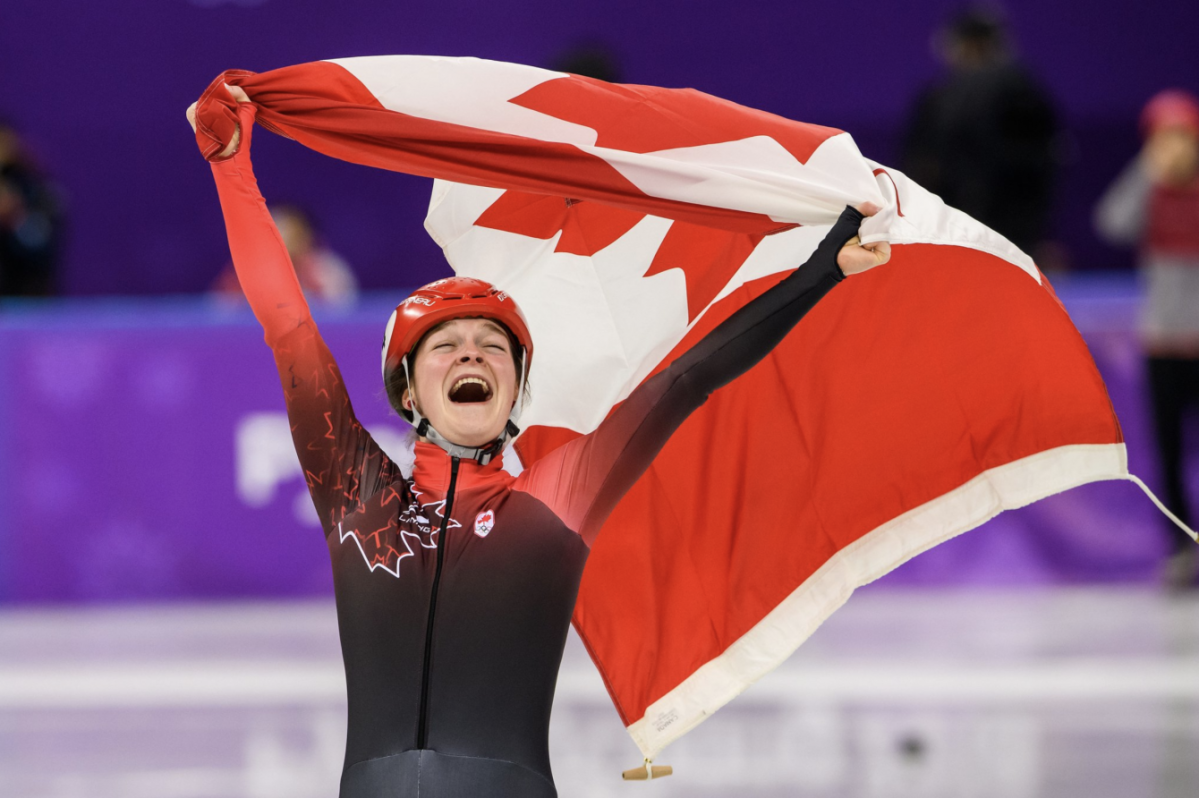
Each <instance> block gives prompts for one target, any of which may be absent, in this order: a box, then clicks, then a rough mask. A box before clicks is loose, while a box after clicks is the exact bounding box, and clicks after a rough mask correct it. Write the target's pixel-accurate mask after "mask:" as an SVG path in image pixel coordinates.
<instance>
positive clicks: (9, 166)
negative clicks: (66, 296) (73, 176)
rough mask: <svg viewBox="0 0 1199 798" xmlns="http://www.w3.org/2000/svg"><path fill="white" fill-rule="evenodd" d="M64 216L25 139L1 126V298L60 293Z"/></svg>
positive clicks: (0, 124)
mask: <svg viewBox="0 0 1199 798" xmlns="http://www.w3.org/2000/svg"><path fill="white" fill-rule="evenodd" d="M60 238H61V213H60V208H59V203H58V200H57V196H56V192H55V190H54V188H53V186H52V185H51V184H50V182H49V181H48V180H47V179H46V178H45V177H44V176H43V175H42V174H41V172H40V171H39V170H38V169H37V167H36V166H35V165H34V163H33V161H32V159H31V158H30V157H29V155H28V153H27V151H26V148H25V146H24V144H23V142H22V141H21V138H20V136H19V135H18V134H17V132H16V130H14V129H13V128H12V127H11V126H9V125H7V124H5V123H3V122H0V296H44V295H47V294H52V293H54V291H55V284H56V271H57V265H58V263H57V261H58V249H59V240H60Z"/></svg>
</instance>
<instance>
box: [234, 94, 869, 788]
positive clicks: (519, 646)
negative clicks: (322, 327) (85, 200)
mask: <svg viewBox="0 0 1199 798" xmlns="http://www.w3.org/2000/svg"><path fill="white" fill-rule="evenodd" d="M241 116H242V130H243V136H244V139H243V144H242V146H241V150H240V152H239V153H238V154H237V155H235V156H234V157H232V158H230V159H228V160H225V161H221V162H216V163H213V164H212V170H213V174H214V175H215V177H216V183H217V188H218V191H219V194H220V199H221V207H222V209H223V211H224V215H225V223H226V226H227V228H228V234H229V244H230V247H231V249H232V252H233V260H234V263H235V265H236V268H237V273H238V277H239V279H240V281H241V283H242V287H243V289H244V290H245V293H246V296H247V297H248V298H249V301H250V304H251V306H252V307H253V310H254V313H255V315H256V316H257V317H258V319H259V321H261V322H262V325H263V327H264V329H265V330H266V341H267V343H268V344H269V345H270V347H271V349H272V350H273V351H274V354H275V361H276V363H277V365H278V367H279V375H280V377H281V379H282V382H283V390H284V394H285V396H286V399H287V412H288V417H289V418H290V420H291V428H292V434H293V436H294V439H295V444H296V451H297V452H298V454H299V457H300V463H301V465H302V466H303V470H304V474H305V476H306V478H307V481H308V487H309V489H310V491H311V494H312V500H313V502H314V503H315V504H316V508H317V510H318V512H319V514H320V518H321V522H322V525H323V527H324V531H325V537H326V541H327V544H328V547H329V555H330V558H331V559H332V562H333V576H334V585H335V592H336V596H337V616H338V624H339V628H340V634H341V646H342V653H343V656H344V660H345V669H346V688H347V692H348V695H349V732H348V737H347V741H346V759H345V769H344V771H343V775H342V780H341V796H342V798H365V797H366V796H371V797H372V798H375V797H377V796H422V797H427V798H440V797H441V796H474V797H475V798H489V797H493V796H494V797H496V798H516V797H517V796H520V798H542V797H543V796H544V797H546V798H548V797H549V796H554V795H556V792H555V789H554V784H553V777H552V775H551V773H550V762H549V752H548V729H549V717H550V704H551V703H552V701H553V696H554V686H555V683H556V680H557V673H558V667H559V664H560V662H561V658H562V649H563V646H564V644H565V641H566V634H567V628H568V626H569V624H570V618H571V613H572V611H573V608H574V603H575V597H576V594H577V592H578V587H579V580H580V577H581V575H582V573H583V565H584V563H585V562H586V561H587V553H588V550H589V545H590V543H591V542H592V541H593V539H594V537H595V535H596V533H597V531H598V530H599V529H600V527H601V526H602V525H603V523H604V520H605V518H607V516H608V514H609V513H610V512H611V511H612V509H613V508H614V507H615V506H616V503H617V502H618V501H619V500H620V498H621V497H622V496H623V495H624V493H625V491H627V490H628V489H629V488H630V487H631V486H632V485H633V483H634V482H635V481H636V480H637V479H638V477H639V476H640V475H641V474H642V473H643V471H644V470H645V469H646V467H647V466H648V465H649V463H650V461H651V460H652V459H653V458H654V456H655V455H656V454H657V452H658V451H659V449H661V447H662V446H663V444H665V442H666V440H667V438H669V437H670V435H671V433H672V432H673V431H674V430H675V429H676V428H677V427H678V426H679V425H680V424H681V423H682V422H683V420H684V419H685V418H686V417H687V416H688V415H689V414H690V413H691V412H692V411H693V410H695V409H696V408H697V407H698V406H699V405H701V404H702V403H703V402H704V401H705V400H706V398H707V396H708V395H709V394H710V393H711V392H712V391H714V390H716V389H717V388H719V387H720V386H722V385H724V384H726V383H728V382H729V381H730V380H732V379H733V378H735V377H736V376H738V375H739V374H741V373H743V372H745V371H746V370H748V369H749V368H750V367H751V366H752V365H753V364H754V363H756V362H757V361H758V360H759V359H761V358H762V357H763V356H764V355H765V354H766V353H767V352H768V351H770V349H771V348H772V347H774V346H775V345H776V344H777V343H778V342H779V341H780V340H782V338H783V336H785V335H786V334H787V332H788V331H789V330H790V329H791V328H792V326H794V325H795V324H796V322H798V321H799V320H800V318H802V317H803V315H804V313H806V312H807V311H808V310H809V309H810V308H812V307H813V306H814V305H815V304H816V302H817V301H818V300H819V299H820V298H821V297H823V296H824V295H825V294H826V293H827V292H828V291H829V290H831V289H832V288H833V286H835V285H836V284H837V283H838V282H840V281H841V279H842V278H843V275H842V273H841V271H840V269H839V268H838V267H837V265H836V257H837V252H838V250H839V249H840V247H841V245H842V244H844V243H845V242H846V241H847V240H848V239H850V238H851V237H852V236H854V235H855V234H856V233H857V229H858V225H859V223H860V221H861V218H862V217H861V215H860V214H858V213H857V212H856V211H854V210H853V209H852V208H850V209H847V210H846V211H845V213H844V214H842V216H841V219H840V221H838V223H837V225H836V226H835V227H834V228H833V230H832V231H831V232H830V233H829V235H828V236H827V237H826V238H825V240H824V242H823V243H822V244H821V245H820V247H819V249H817V251H816V253H815V254H814V255H813V256H812V257H811V259H810V260H809V261H808V262H807V263H805V264H804V265H803V266H802V267H801V268H799V269H798V270H797V271H796V272H795V273H794V274H792V275H791V276H789V277H787V278H786V279H785V280H783V281H782V282H780V283H779V284H778V285H777V286H776V287H775V288H773V289H771V290H770V291H768V292H766V293H765V294H763V295H762V296H760V297H759V298H757V299H756V300H754V301H753V302H751V303H749V304H748V305H747V306H745V307H744V308H743V309H741V310H740V311H738V312H737V313H735V314H734V315H733V316H731V317H730V318H729V319H728V320H726V321H724V322H723V323H721V324H720V325H719V326H718V327H717V328H716V329H714V330H713V331H712V332H711V333H710V334H709V335H707V336H706V337H705V338H704V339H703V340H702V342H701V343H700V344H699V345H698V346H696V347H695V348H693V349H691V350H690V351H689V352H688V353H687V354H685V355H683V356H682V357H680V358H679V359H678V360H676V361H675V362H674V363H673V364H672V365H671V366H670V367H669V368H667V369H666V370H664V371H662V372H661V373H659V374H657V375H656V376H654V377H653V378H651V379H649V380H647V381H646V382H645V383H643V384H642V385H641V386H640V387H638V388H637V389H636V390H635V391H633V393H632V394H631V395H630V396H629V398H628V399H627V400H626V401H625V402H623V403H622V404H621V405H620V406H619V407H618V408H617V409H616V410H615V411H614V412H612V413H611V414H610V415H609V417H608V418H607V419H606V420H605V421H604V422H603V423H602V424H600V426H599V427H598V428H597V429H596V430H595V431H594V432H592V433H591V434H589V435H585V436H583V437H581V438H578V439H576V440H574V441H572V442H570V443H568V444H566V445H564V446H562V447H560V448H559V449H557V450H555V451H554V452H552V453H551V454H549V455H548V456H546V457H545V458H543V459H542V460H539V461H538V462H536V463H533V464H531V465H530V466H529V467H528V468H527V469H526V470H525V471H524V473H522V474H521V475H520V476H519V477H515V478H513V477H512V476H511V475H509V474H508V473H507V472H506V471H504V470H502V469H501V467H500V466H501V463H500V460H499V459H498V458H497V459H495V460H493V461H492V462H491V463H489V464H488V465H486V466H479V465H478V464H477V463H475V462H474V461H472V460H460V459H458V458H454V457H450V456H449V455H447V454H446V453H445V452H444V451H443V450H442V449H440V448H438V447H436V446H433V445H431V444H425V443H419V444H417V447H416V464H415V469H414V473H413V475H412V478H410V479H406V478H404V477H403V476H402V475H401V473H400V471H399V469H398V468H397V467H396V465H395V464H394V463H393V462H392V461H391V460H390V459H389V458H388V457H387V455H386V454H385V453H384V452H383V451H382V450H381V449H380V448H379V446H378V445H377V444H376V443H375V441H374V440H373V439H372V438H371V436H370V434H369V433H368V432H367V431H366V430H365V429H364V428H363V427H362V425H361V424H359V423H358V420H357V419H356V418H355V416H354V411H353V409H352V408H351V406H350V399H349V396H348V395H347V394H346V391H345V387H344V384H343V382H342V379H341V374H340V373H339V372H338V369H337V365H336V364H335V363H334V361H333V357H332V355H330V353H329V350H328V349H327V348H326V347H325V343H324V341H322V340H321V336H320V334H319V333H318V332H317V329H316V325H315V324H314V323H313V321H312V318H311V316H310V315H309V312H308V307H307V305H306V303H305V301H304V297H303V295H302V293H301V291H300V288H299V285H298V283H297V281H296V276H295V271H294V270H293V269H292V267H291V264H290V262H289V261H288V256H287V251H286V250H285V249H284V246H283V244H282V242H281V241H280V239H279V235H278V233H277V231H276V230H275V227H274V224H273V223H272V221H271V217H270V214H269V213H268V212H267V208H266V204H265V203H264V201H263V199H262V197H261V195H260V194H259V191H258V187H257V184H256V182H255V180H254V176H253V173H252V171H251V165H250V157H249V143H250V129H251V127H252V124H253V123H252V119H253V109H252V107H251V106H249V105H244V106H242V108H241Z"/></svg>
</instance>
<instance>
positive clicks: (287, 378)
mask: <svg viewBox="0 0 1199 798" xmlns="http://www.w3.org/2000/svg"><path fill="white" fill-rule="evenodd" d="M255 111H256V109H255V108H254V106H253V105H252V104H250V103H243V104H241V105H240V106H239V107H238V118H239V123H240V128H241V137H242V138H241V144H240V147H239V149H238V151H237V153H235V154H234V155H233V156H232V157H230V158H227V159H225V160H222V161H213V162H212V163H211V166H212V174H213V177H214V178H215V179H216V186H217V193H218V194H219V195H220V199H221V211H222V213H223V214H224V217H225V229H226V232H227V233H228V237H229V249H230V251H231V252H232V254H233V266H234V268H235V269H236V271H237V279H238V282H240V283H241V287H242V291H244V292H245V295H246V299H247V300H248V301H249V303H250V307H251V309H253V311H254V315H255V316H256V317H257V318H258V321H259V322H260V323H261V324H262V328H263V330H264V331H265V336H266V342H267V344H268V345H269V346H270V347H271V350H272V352H273V353H274V355H275V364H276V366H277V367H278V369H279V378H280V380H281V381H282V383H283V393H284V396H285V398H286V401H287V415H288V419H289V421H290V425H291V434H292V440H293V442H294V443H295V447H296V453H297V454H298V455H299V458H300V466H301V468H302V469H303V472H304V478H305V480H306V481H307V483H308V490H309V492H310V493H311V495H312V501H313V503H314V504H315V505H316V509H317V513H318V515H319V516H320V519H321V525H322V526H323V527H324V529H325V534H326V535H328V534H329V533H330V532H331V531H332V530H334V529H336V528H337V524H338V522H339V521H341V519H342V518H343V517H345V515H346V513H347V512H351V511H352V510H353V509H354V508H355V507H356V506H357V505H358V503H360V502H361V501H363V500H364V499H366V498H368V497H369V496H370V495H371V494H372V493H374V492H375V491H377V490H379V489H380V488H381V487H382V485H384V484H386V483H387V482H388V481H390V479H391V477H392V476H393V474H394V466H393V464H392V463H391V461H390V460H389V459H388V458H387V456H386V455H385V454H384V453H383V451H382V450H381V449H380V448H379V446H378V445H377V444H376V443H375V442H374V440H372V439H371V437H370V435H369V433H367V432H366V430H365V429H363V427H362V425H361V424H359V423H358V419H357V418H356V417H355V416H354V410H353V408H352V407H351V405H350V397H349V395H348V394H347V392H346V389H345V384H344V383H343V381H342V378H341V372H340V371H339V370H338V368H337V364H336V363H335V362H334V360H333V356H332V354H330V352H329V349H328V347H326V346H325V342H324V341H323V340H322V339H321V336H320V333H319V332H318V331H317V329H316V324H315V323H314V322H313V320H312V315H311V313H310V312H309V309H308V303H307V302H306V301H305V300H304V294H303V291H301V289H300V283H299V280H298V279H297V278H296V272H295V268H294V267H293V266H292V263H291V258H290V257H289V256H288V254H287V248H286V247H285V246H284V245H283V239H282V238H281V237H280V236H279V231H278V229H277V228H276V227H275V223H274V220H273V219H271V214H270V211H269V210H267V206H266V201H265V200H264V199H263V198H262V194H261V193H260V192H259V190H258V183H257V181H256V180H255V179H254V170H253V168H252V165H251V163H250V137H251V134H252V131H253V126H254V116H255Z"/></svg>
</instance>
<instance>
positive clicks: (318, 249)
mask: <svg viewBox="0 0 1199 798" xmlns="http://www.w3.org/2000/svg"><path fill="white" fill-rule="evenodd" d="M271 217H272V218H273V219H274V220H275V226H276V227H278V228H279V235H280V237H282V239H283V245H284V246H286V247H287V254H288V255H290V256H291V262H292V265H293V266H294V267H295V270H296V276H297V277H298V278H299V279H300V288H302V289H304V295H305V296H306V297H307V298H308V299H309V301H317V302H326V303H330V304H337V305H345V304H350V303H352V302H353V301H354V300H355V299H357V298H358V280H357V278H356V277H355V276H354V272H353V270H351V269H350V265H349V264H348V263H346V261H345V259H344V258H342V257H341V256H340V255H338V254H337V253H336V252H334V251H333V250H331V249H329V248H328V247H327V246H325V244H324V243H323V242H322V241H321V240H320V234H319V232H318V230H317V228H316V225H315V224H314V223H313V221H312V217H311V216H309V215H308V213H306V212H305V211H304V210H303V209H302V208H300V207H298V206H296V205H272V206H271ZM212 290H213V292H214V293H216V294H218V295H220V296H225V297H231V298H237V299H243V300H244V296H243V295H242V292H241V285H239V284H238V282H237V273H236V272H235V271H233V263H232V262H230V263H228V264H226V265H225V268H224V269H223V270H222V271H221V273H220V274H219V275H217V278H216V280H215V281H214V282H213V284H212Z"/></svg>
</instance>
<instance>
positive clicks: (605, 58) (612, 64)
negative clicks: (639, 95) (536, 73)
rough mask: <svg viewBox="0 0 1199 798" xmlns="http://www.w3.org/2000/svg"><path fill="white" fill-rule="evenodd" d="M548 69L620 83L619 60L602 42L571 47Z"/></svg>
mask: <svg viewBox="0 0 1199 798" xmlns="http://www.w3.org/2000/svg"><path fill="white" fill-rule="evenodd" d="M550 69H553V70H557V71H558V72H569V73H571V74H572V75H582V76H583V77H585V78H595V79H596V80H603V81H607V82H608V83H620V81H621V69H620V59H618V58H617V57H616V54H615V53H613V52H612V50H611V49H610V48H609V47H608V46H607V45H605V44H603V43H602V42H586V43H583V44H578V45H575V46H574V47H571V48H570V49H568V50H566V51H565V52H562V53H560V54H559V55H558V57H557V58H555V59H554V60H553V61H552V62H551V64H550Z"/></svg>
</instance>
